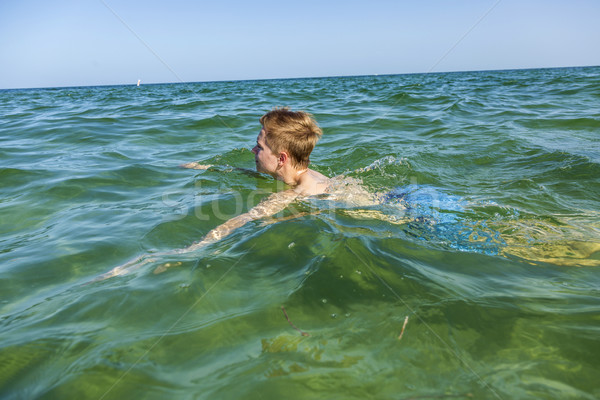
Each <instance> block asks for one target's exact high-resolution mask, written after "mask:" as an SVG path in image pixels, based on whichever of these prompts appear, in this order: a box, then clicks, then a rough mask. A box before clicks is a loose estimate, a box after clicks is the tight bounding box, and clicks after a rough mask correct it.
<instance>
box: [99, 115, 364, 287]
mask: <svg viewBox="0 0 600 400" xmlns="http://www.w3.org/2000/svg"><path fill="white" fill-rule="evenodd" d="M260 123H261V130H260V132H259V134H258V137H257V138H256V146H254V147H253V148H252V153H254V161H255V164H256V170H257V171H258V172H261V173H265V174H268V175H271V176H272V177H273V178H275V179H277V180H280V181H282V182H284V183H286V184H287V185H289V186H290V189H287V190H284V191H282V192H278V193H273V194H272V195H270V196H269V197H268V198H267V199H265V200H263V201H261V202H260V203H259V204H258V205H256V206H255V207H253V208H252V209H250V210H249V211H248V212H246V213H243V214H241V215H238V216H236V217H233V218H231V219H230V220H228V221H227V222H225V223H223V224H221V225H219V226H217V227H216V228H214V229H212V230H211V231H210V232H208V234H206V236H204V238H203V239H202V240H200V241H198V242H195V243H194V244H192V245H191V246H188V247H186V248H183V249H177V250H173V251H170V252H165V253H159V254H158V253H157V254H154V255H152V256H154V257H155V256H159V255H168V254H181V253H188V252H191V251H195V250H198V249H200V248H202V247H204V246H206V245H208V244H210V243H214V242H217V241H219V240H221V239H222V238H224V237H225V236H227V235H229V234H230V233H232V232H233V231H234V230H235V229H238V228H240V227H242V226H244V225H245V224H246V223H248V222H250V221H254V220H257V219H261V218H265V217H269V216H272V215H274V214H277V213H278V212H280V211H283V210H284V209H285V208H286V207H287V206H288V205H289V204H291V203H292V202H293V201H295V200H296V199H298V198H302V197H306V196H314V195H319V194H324V193H329V194H331V195H332V198H333V199H335V198H336V196H335V194H336V192H337V191H338V190H337V189H336V187H339V186H340V185H338V184H336V183H340V182H339V181H338V180H336V178H333V179H329V178H327V177H326V176H325V175H323V174H321V173H319V172H317V171H314V170H312V169H310V168H308V166H309V163H310V161H309V157H310V154H311V152H312V151H313V149H314V147H315V145H316V143H317V141H318V140H319V138H320V137H321V136H322V134H323V132H322V131H321V128H319V126H318V125H317V122H316V121H315V120H314V118H313V117H312V115H311V114H309V113H307V112H304V111H291V110H290V109H289V108H287V107H284V108H275V109H273V110H272V111H270V112H268V113H266V114H265V115H263V116H262V117H261V118H260ZM181 166H182V167H184V168H193V169H207V168H210V167H211V165H201V164H199V163H196V162H191V163H187V164H183V165H181ZM341 186H343V187H344V188H343V189H342V190H344V191H345V192H347V191H348V190H347V186H348V182H347V180H345V181H344V182H343V185H341ZM351 186H354V185H351ZM354 192H355V193H354V194H352V191H350V192H348V194H349V197H350V198H356V199H361V200H365V201H368V202H371V201H372V196H371V195H370V194H368V192H366V191H365V190H364V189H362V188H359V189H355V190H354ZM357 193H360V194H358V195H357ZM149 257H151V255H143V256H140V257H137V258H135V259H134V260H131V261H129V262H127V263H125V264H123V265H120V266H118V267H115V268H113V269H112V270H111V271H109V272H107V273H105V274H103V275H101V276H100V277H99V278H97V279H95V280H102V279H107V278H110V277H112V276H118V275H123V274H125V273H126V272H127V270H128V269H130V268H132V267H140V266H141V265H143V264H146V263H148V262H152V261H154V259H153V258H149ZM167 267H169V265H167V264H163V265H162V266H160V267H158V268H157V269H156V270H155V272H162V271H164V270H165V269H166V268H167Z"/></svg>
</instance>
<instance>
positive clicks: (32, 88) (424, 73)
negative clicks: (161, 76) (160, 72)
mask: <svg viewBox="0 0 600 400" xmlns="http://www.w3.org/2000/svg"><path fill="white" fill-rule="evenodd" d="M595 67H600V65H572V66H562V67H528V68H501V69H474V70H451V71H430V72H402V73H375V74H357V75H323V76H300V77H288V78H253V79H222V80H206V81H186V82H179V81H171V82H150V83H145V84H144V83H143V81H142V83H140V84H139V86H154V85H180V84H197V83H225V82H253V81H278V80H295V79H298V80H301V79H328V78H353V77H355V78H357V77H366V76H395V75H432V74H452V73H465V72H502V71H527V70H534V69H563V68H595ZM137 82H138V80H136V81H135V82H133V83H107V84H101V85H72V86H41V87H18V88H0V91H5V90H39V89H77V88H95V87H111V86H137Z"/></svg>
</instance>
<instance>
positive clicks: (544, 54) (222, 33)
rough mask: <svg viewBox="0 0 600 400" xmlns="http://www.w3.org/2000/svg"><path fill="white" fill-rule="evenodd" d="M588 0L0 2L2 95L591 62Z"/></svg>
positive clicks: (599, 26)
mask: <svg viewBox="0 0 600 400" xmlns="http://www.w3.org/2000/svg"><path fill="white" fill-rule="evenodd" d="M599 17H600V1H598V0H570V1H567V0H562V1H558V0H470V1H467V0H453V1H450V0H429V1H428V0H422V1H400V0H396V1H391V0H389V1H385V0H370V1H367V0H361V1H354V0H344V1H337V0H333V1H328V0H316V1H312V0H311V1H296V2H293V1H285V0H283V1H282V0H279V1H265V0H254V1H239V0H220V1H210V2H209V1H191V0H169V1H155V0H145V1H141V0H128V1H125V0H52V1H49V0H0V88H27V87H54V86H79V85H107V84H123V83H132V84H133V83H136V82H137V80H138V79H141V80H142V83H159V82H179V81H185V82H196V81H213V80H239V79H265V78H291V77H313V76H337V75H370V74H398V73H411V72H430V71H434V72H438V71H458V70H461V71H464V70H485V69H511V68H536V67H562V66H582V65H600V23H598V21H599Z"/></svg>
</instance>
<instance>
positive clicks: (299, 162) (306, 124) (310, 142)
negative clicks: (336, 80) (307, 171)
mask: <svg viewBox="0 0 600 400" xmlns="http://www.w3.org/2000/svg"><path fill="white" fill-rule="evenodd" d="M260 124H261V125H262V126H263V128H264V130H265V142H266V144H267V146H269V148H270V149H271V151H272V152H273V153H275V154H279V153H281V152H282V151H286V152H287V153H288V154H289V156H290V159H291V162H292V166H293V167H295V168H308V164H309V156H310V153H311V152H312V151H313V149H314V148H315V144H317V140H319V138H320V137H321V135H322V134H323V132H322V131H321V128H319V125H317V122H316V121H315V120H314V118H313V116H312V115H311V114H309V113H307V112H304V111H291V110H290V109H289V108H288V107H283V108H274V109H273V110H271V111H269V112H268V113H266V114H265V115H263V116H262V117H260Z"/></svg>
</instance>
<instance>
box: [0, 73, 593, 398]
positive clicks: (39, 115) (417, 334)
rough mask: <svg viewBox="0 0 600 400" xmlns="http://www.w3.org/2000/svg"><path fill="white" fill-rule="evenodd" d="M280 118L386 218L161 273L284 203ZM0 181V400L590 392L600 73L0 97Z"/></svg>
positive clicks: (302, 223) (338, 207) (296, 222)
mask: <svg viewBox="0 0 600 400" xmlns="http://www.w3.org/2000/svg"><path fill="white" fill-rule="evenodd" d="M275 106H290V107H291V108H292V109H294V110H298V109H300V110H305V111H308V112H310V113H312V114H313V115H314V117H315V118H316V120H317V121H318V122H319V124H320V126H321V127H322V129H323V131H324V134H323V137H322V139H321V140H320V142H319V143H318V144H317V147H316V148H315V150H314V152H313V154H312V156H311V163H312V164H311V166H312V168H314V169H315V170H317V171H319V172H321V173H323V174H326V175H328V176H331V177H333V176H340V178H339V179H342V180H344V179H348V180H349V181H350V180H352V181H353V182H359V183H361V184H362V186H363V187H364V188H366V189H367V190H368V191H369V192H371V193H374V194H377V195H378V196H379V197H378V198H379V199H380V200H381V202H380V203H377V204H373V205H367V206H356V205H354V204H353V203H352V202H349V203H348V202H345V201H344V199H343V198H342V199H339V198H338V199H336V200H335V201H334V200H332V199H328V198H327V196H318V197H314V198H305V199H301V200H298V201H297V202H295V203H294V204H292V205H291V206H290V207H289V208H288V209H287V210H285V211H283V212H281V213H278V214H277V215H275V216H273V217H271V218H264V219H261V220H256V221H252V222H250V223H248V224H246V225H245V226H243V227H241V228H239V229H238V230H236V231H235V232H233V233H232V234H231V235H229V236H227V237H225V238H224V239H222V240H221V241H219V242H217V243H214V244H212V245H210V246H208V247H205V248H202V249H200V250H197V251H195V252H192V253H186V254H172V255H164V254H162V255H161V253H165V252H168V251H171V250H175V249H180V248H184V247H186V246H189V245H191V244H192V243H193V242H195V241H198V240H200V239H201V238H202V237H203V236H204V235H205V234H206V233H207V232H209V231H210V230H211V229H212V228H214V227H216V226H218V225H219V224H221V223H223V222H225V221H226V220H227V219H229V218H231V217H233V216H235V215H237V214H240V213H242V212H245V211H247V210H249V209H250V208H251V207H253V206H254V205H256V204H258V203H259V202H260V201H261V200H262V199H265V198H266V197H268V196H269V195H270V194H271V193H273V192H277V191H280V190H284V189H286V188H285V187H284V186H283V184H281V183H280V182H276V181H274V180H273V179H272V178H271V177H269V176H265V175H261V174H258V173H256V172H253V169H254V156H253V154H252V153H251V151H250V149H251V148H252V147H253V145H254V143H255V140H256V136H257V134H258V132H259V130H260V124H259V121H258V120H259V117H260V116H261V115H262V114H264V113H265V112H267V111H269V110H270V109H272V108H273V107H275ZM190 161H197V162H200V163H201V164H210V165H212V167H210V168H208V169H207V170H194V169H185V168H181V167H180V164H182V163H186V162H190ZM0 187H1V189H0V190H1V192H0V193H1V195H0V398H2V399H65V398H73V399H75V398H76V399H98V400H99V399H130V398H131V399H133V398H136V399H137V398H140V399H443V398H453V399H470V398H473V399H507V400H508V399H511V400H512V399H532V398H536V399H597V398H599V397H600V380H599V379H598V377H599V376H600V207H599V206H600V67H584V68H561V69H535V70H512V71H485V72H462V73H432V74H415V75H388V76H360V77H334V78H315V79H289V80H263V81H239V82H209V83H181V84H161V85H141V86H139V87H136V86H135V85H128V86H105V87H77V88H57V89H24V90H2V91H0ZM153 255H155V257H153ZM139 256H146V257H147V258H146V259H147V260H148V262H146V263H145V264H143V265H137V267H135V268H130V269H128V270H126V271H125V272H124V273H123V274H122V275H118V276H114V277H110V278H107V279H98V277H103V274H105V273H107V272H108V271H110V270H111V269H113V268H114V267H116V266H118V265H121V264H124V263H126V262H127V261H129V260H131V259H134V258H136V257H139ZM165 266H166V267H165ZM158 272H162V273H158ZM104 277H106V276H104Z"/></svg>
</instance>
